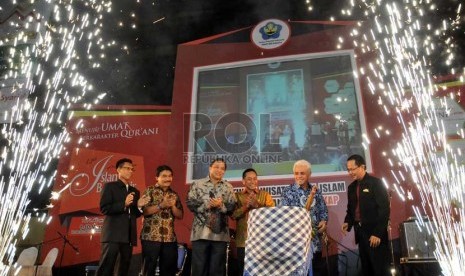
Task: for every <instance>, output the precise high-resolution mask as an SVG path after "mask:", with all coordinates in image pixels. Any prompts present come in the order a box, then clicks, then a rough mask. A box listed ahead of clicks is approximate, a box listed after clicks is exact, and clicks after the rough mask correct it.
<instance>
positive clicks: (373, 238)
mask: <svg viewBox="0 0 465 276" xmlns="http://www.w3.org/2000/svg"><path fill="white" fill-rule="evenodd" d="M380 243H381V239H380V238H378V237H376V236H371V237H370V247H378V246H379V244H380Z"/></svg>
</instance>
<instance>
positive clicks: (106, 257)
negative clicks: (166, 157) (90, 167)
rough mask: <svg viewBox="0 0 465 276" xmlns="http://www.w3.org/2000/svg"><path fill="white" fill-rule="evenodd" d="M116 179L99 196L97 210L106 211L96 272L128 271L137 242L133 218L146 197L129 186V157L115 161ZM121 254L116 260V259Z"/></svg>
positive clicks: (138, 212) (130, 163) (105, 273)
mask: <svg viewBox="0 0 465 276" xmlns="http://www.w3.org/2000/svg"><path fill="white" fill-rule="evenodd" d="M116 171H117V172H118V180H117V181H114V182H109V183H107V184H105V185H104V187H103V190H102V194H101V197H100V211H101V212H102V214H104V215H105V220H104V222H103V228H102V232H101V242H102V251H101V256H100V263H99V268H98V270H97V274H96V275H99V276H107V275H108V276H112V275H113V271H114V270H115V267H116V268H118V271H117V275H119V276H122V275H128V271H129V264H130V263H131V256H132V247H133V246H136V244H137V229H136V219H137V218H138V217H139V216H141V215H142V210H141V208H142V207H143V206H145V205H146V204H147V202H148V201H149V198H148V197H146V196H143V197H141V198H139V195H140V193H139V191H138V190H137V189H136V188H134V187H133V186H131V185H130V184H131V182H130V179H131V177H132V174H133V173H134V166H133V164H132V161H131V160H130V159H127V158H123V159H120V160H118V161H117V162H116ZM118 255H119V256H120V258H119V262H118V264H116V260H117V259H118Z"/></svg>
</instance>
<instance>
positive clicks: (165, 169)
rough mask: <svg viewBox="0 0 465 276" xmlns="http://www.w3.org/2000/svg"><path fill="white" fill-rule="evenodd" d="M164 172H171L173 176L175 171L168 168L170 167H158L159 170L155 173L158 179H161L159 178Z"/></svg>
mask: <svg viewBox="0 0 465 276" xmlns="http://www.w3.org/2000/svg"><path fill="white" fill-rule="evenodd" d="M162 171H170V172H171V174H173V169H171V168H170V166H168V165H160V166H158V167H157V170H156V171H155V175H156V176H157V177H159V176H160V173H161V172H162Z"/></svg>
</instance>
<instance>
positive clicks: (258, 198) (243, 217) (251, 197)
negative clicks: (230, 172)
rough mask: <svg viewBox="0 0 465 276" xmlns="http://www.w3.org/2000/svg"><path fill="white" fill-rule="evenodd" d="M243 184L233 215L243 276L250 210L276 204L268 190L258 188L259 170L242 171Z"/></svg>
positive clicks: (238, 193) (238, 259)
mask: <svg viewBox="0 0 465 276" xmlns="http://www.w3.org/2000/svg"><path fill="white" fill-rule="evenodd" d="M242 184H244V190H243V191H240V192H237V193H236V199H237V205H236V210H234V213H233V214H232V216H231V217H232V218H233V219H235V220H236V240H235V241H236V249H237V266H238V268H237V270H238V273H237V275H241V276H242V275H243V274H244V258H245V240H246V239H247V220H248V219H249V211H250V210H253V209H257V208H261V207H274V205H275V204H274V201H273V198H272V197H271V195H270V194H269V193H268V192H266V191H264V190H259V189H258V179H257V172H256V171H255V170H254V169H252V168H249V169H246V170H245V171H244V172H243V173H242Z"/></svg>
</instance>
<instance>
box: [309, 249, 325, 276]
mask: <svg viewBox="0 0 465 276" xmlns="http://www.w3.org/2000/svg"><path fill="white" fill-rule="evenodd" d="M324 267H325V260H324V259H323V257H322V255H321V251H316V252H315V253H313V259H312V272H313V273H312V275H313V276H320V275H325V274H324Z"/></svg>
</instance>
